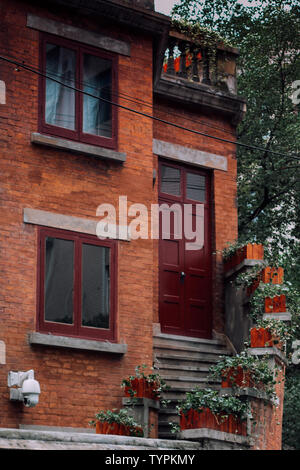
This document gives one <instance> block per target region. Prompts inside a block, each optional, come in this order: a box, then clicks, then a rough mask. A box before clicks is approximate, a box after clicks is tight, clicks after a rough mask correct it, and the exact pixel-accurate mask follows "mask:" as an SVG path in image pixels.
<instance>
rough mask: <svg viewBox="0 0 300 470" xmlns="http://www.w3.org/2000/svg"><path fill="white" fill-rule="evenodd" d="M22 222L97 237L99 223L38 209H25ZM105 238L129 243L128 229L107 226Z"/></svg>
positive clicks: (112, 225) (111, 225) (125, 227)
mask: <svg viewBox="0 0 300 470" xmlns="http://www.w3.org/2000/svg"><path fill="white" fill-rule="evenodd" d="M23 221H24V223H25V224H34V225H41V226H44V227H52V228H57V229H61V230H71V231H72V232H79V233H86V234H88V235H95V236H96V235H97V224H98V222H99V221H97V220H93V219H85V218H81V217H74V216H72V215H64V214H56V213H54V212H48V211H42V210H38V209H31V208H25V209H24V210H23ZM108 228H109V232H108V236H107V238H112V239H116V240H123V241H130V236H129V233H128V231H129V228H128V227H127V226H121V225H114V224H109V227H108Z"/></svg>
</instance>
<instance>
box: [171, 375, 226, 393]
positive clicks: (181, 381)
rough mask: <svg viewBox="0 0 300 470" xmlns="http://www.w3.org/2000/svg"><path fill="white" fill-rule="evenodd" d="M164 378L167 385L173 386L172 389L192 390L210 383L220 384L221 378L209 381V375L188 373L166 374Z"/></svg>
mask: <svg viewBox="0 0 300 470" xmlns="http://www.w3.org/2000/svg"><path fill="white" fill-rule="evenodd" d="M164 380H165V381H166V383H167V385H168V386H169V387H170V388H171V390H174V389H180V390H183V389H184V390H192V389H193V388H195V387H199V386H204V387H205V386H207V385H208V383H209V385H213V384H215V385H216V384H220V383H221V381H220V380H213V381H212V380H210V381H209V382H208V379H207V377H188V376H186V375H181V376H178V377H172V376H169V375H164Z"/></svg>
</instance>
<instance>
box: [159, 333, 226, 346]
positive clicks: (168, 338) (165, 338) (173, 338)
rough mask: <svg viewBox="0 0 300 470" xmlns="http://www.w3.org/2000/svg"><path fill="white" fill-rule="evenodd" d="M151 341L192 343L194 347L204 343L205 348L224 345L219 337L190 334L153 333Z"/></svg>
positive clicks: (189, 344)
mask: <svg viewBox="0 0 300 470" xmlns="http://www.w3.org/2000/svg"><path fill="white" fill-rule="evenodd" d="M153 343H154V345H156V344H157V345H158V344H164V343H167V344H170V343H173V344H177V345H188V346H192V345H193V346H194V347H197V346H201V345H205V346H206V347H207V349H209V348H210V347H226V343H225V342H224V341H222V340H220V339H206V338H193V337H190V336H178V335H167V334H164V333H160V334H156V335H154V336H153Z"/></svg>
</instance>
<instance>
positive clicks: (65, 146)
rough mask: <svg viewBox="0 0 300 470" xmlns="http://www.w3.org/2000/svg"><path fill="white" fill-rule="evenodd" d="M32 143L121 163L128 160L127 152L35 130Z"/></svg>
mask: <svg viewBox="0 0 300 470" xmlns="http://www.w3.org/2000/svg"><path fill="white" fill-rule="evenodd" d="M31 143H32V144H36V145H44V146H46V147H51V148H54V149H57V150H65V151H69V152H72V153H77V154H82V155H87V156H89V157H94V158H100V159H105V160H112V161H115V162H119V163H124V162H125V161H126V154H125V153H121V152H116V151H115V150H111V149H107V148H104V147H98V146H97V145H90V144H82V143H81V142H76V141H75V140H68V139H62V138H60V137H52V136H50V135H45V134H39V133H38V132H33V133H32V134H31Z"/></svg>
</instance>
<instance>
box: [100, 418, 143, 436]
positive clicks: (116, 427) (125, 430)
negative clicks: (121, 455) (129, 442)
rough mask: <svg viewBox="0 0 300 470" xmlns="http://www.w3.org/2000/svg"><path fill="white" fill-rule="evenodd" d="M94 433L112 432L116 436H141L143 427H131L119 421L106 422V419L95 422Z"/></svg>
mask: <svg viewBox="0 0 300 470" xmlns="http://www.w3.org/2000/svg"><path fill="white" fill-rule="evenodd" d="M96 434H113V435H116V436H132V435H134V436H142V435H143V428H141V427H140V426H137V427H135V428H131V427H130V426H125V425H124V424H119V423H108V422H106V421H97V422H96Z"/></svg>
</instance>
